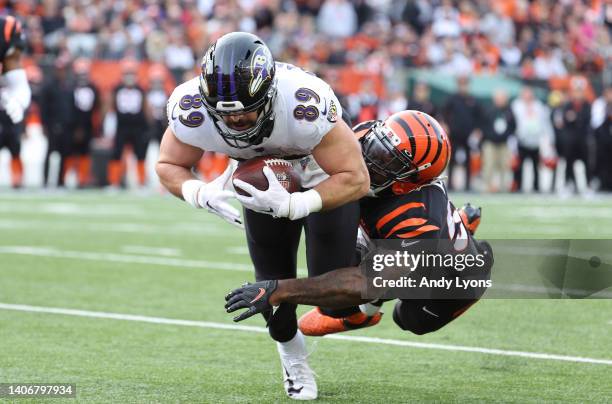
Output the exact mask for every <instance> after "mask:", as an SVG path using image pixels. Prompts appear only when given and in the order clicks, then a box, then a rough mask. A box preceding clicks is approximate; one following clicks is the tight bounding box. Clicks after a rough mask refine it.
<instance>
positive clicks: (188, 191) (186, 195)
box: [181, 180, 206, 209]
mask: <svg viewBox="0 0 612 404" xmlns="http://www.w3.org/2000/svg"><path fill="white" fill-rule="evenodd" d="M204 185H206V183H205V182H204V181H200V180H187V181H185V182H183V185H182V186H181V193H182V194H183V199H184V200H185V202H187V203H188V204H190V205H191V206H193V207H194V208H198V209H200V208H202V206H201V205H200V203H199V201H198V199H199V198H198V193H199V191H200V188H202V187H203V186H204Z"/></svg>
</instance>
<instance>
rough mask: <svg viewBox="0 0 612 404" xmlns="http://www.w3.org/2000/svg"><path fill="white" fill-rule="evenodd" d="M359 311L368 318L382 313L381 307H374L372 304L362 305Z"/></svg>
mask: <svg viewBox="0 0 612 404" xmlns="http://www.w3.org/2000/svg"><path fill="white" fill-rule="evenodd" d="M359 309H360V310H361V312H362V313H365V314H366V315H367V316H373V315H375V314H376V313H378V312H379V311H380V306H376V305H373V304H371V303H365V304H360V305H359Z"/></svg>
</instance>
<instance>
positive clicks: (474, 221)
mask: <svg viewBox="0 0 612 404" xmlns="http://www.w3.org/2000/svg"><path fill="white" fill-rule="evenodd" d="M459 216H461V220H463V224H464V225H465V227H466V228H467V229H468V231H469V232H470V234H471V235H472V236H473V235H474V234H475V233H476V230H477V229H478V226H479V225H480V217H481V216H482V208H481V207H477V208H475V207H473V206H472V205H471V204H470V203H469V202H468V203H466V204H465V205H463V206H462V207H461V208H460V209H459Z"/></svg>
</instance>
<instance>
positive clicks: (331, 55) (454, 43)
mask: <svg viewBox="0 0 612 404" xmlns="http://www.w3.org/2000/svg"><path fill="white" fill-rule="evenodd" d="M611 10H612V4H611V3H610V2H608V1H606V0H593V1H586V0H560V1H559V0H496V1H491V0H455V1H453V0H431V1H430V0H352V1H349V0H326V1H323V0H217V1H216V0H166V1H152V0H140V1H139V0H132V1H125V0H63V1H62V0H43V1H36V0H20V1H17V2H15V3H14V11H15V13H16V14H17V15H19V16H20V17H21V18H22V19H23V20H24V22H25V25H26V27H27V30H28V36H29V45H30V49H31V52H32V54H33V55H35V56H39V55H44V54H56V55H57V54H61V53H64V52H68V53H70V54H71V55H73V56H85V57H89V58H102V59H117V60H118V59H123V58H126V57H130V58H135V59H140V60H142V59H147V60H151V61H155V62H163V63H165V64H166V65H167V66H168V67H169V68H170V69H172V70H173V71H181V70H187V69H190V68H191V67H193V66H194V64H195V63H196V60H197V59H198V58H199V57H200V56H201V54H202V53H203V50H204V49H205V48H206V46H207V45H208V44H210V43H211V42H213V41H215V40H216V39H217V38H218V37H219V36H221V35H223V34H225V33H227V32H231V31H250V32H256V33H257V34H258V35H260V36H261V37H262V38H263V39H264V40H265V41H266V43H267V44H268V45H269V46H270V48H271V49H272V52H273V54H274V55H275V56H276V57H277V58H278V59H280V60H285V61H295V62H296V63H297V64H299V65H301V66H302V65H305V67H309V68H310V70H313V71H314V70H317V66H318V65H320V64H324V65H341V66H346V65H359V66H361V67H363V68H365V69H368V70H371V71H373V72H384V73H385V74H390V73H392V72H393V70H394V69H397V68H402V67H413V66H424V67H436V68H439V69H441V70H442V71H446V72H449V73H452V74H457V73H459V74H468V73H472V72H476V73H477V72H496V71H498V70H502V71H506V72H510V73H512V74H517V75H519V76H521V77H523V78H526V79H532V78H539V79H548V78H550V77H552V76H559V75H561V76H562V75H565V74H567V73H568V71H582V72H593V73H597V72H602V71H603V70H604V69H607V68H609V66H607V65H606V61H607V60H609V58H610V53H611V51H612V43H611V38H610V26H611V25H610V24H611V23H612V11H611ZM178 77H180V75H178V74H177V78H178Z"/></svg>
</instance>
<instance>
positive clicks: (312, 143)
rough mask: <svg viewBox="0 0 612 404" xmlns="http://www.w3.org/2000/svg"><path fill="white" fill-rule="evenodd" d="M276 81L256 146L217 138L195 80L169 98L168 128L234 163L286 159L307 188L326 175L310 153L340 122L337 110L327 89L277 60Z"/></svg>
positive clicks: (335, 102) (187, 141)
mask: <svg viewBox="0 0 612 404" xmlns="http://www.w3.org/2000/svg"><path fill="white" fill-rule="evenodd" d="M276 78H277V93H276V97H275V99H274V104H273V106H272V108H273V111H274V128H273V130H272V132H271V134H270V136H269V137H267V138H265V139H264V140H263V141H262V142H261V143H260V144H257V145H253V146H249V147H247V148H244V149H240V148H236V147H232V146H230V145H229V144H227V143H226V142H225V140H223V138H222V137H221V134H220V133H219V131H218V130H217V127H216V126H215V124H214V121H213V119H212V117H211V116H210V115H209V114H208V111H207V110H206V108H205V107H204V106H203V104H202V99H201V96H200V91H199V79H198V77H195V78H193V79H191V80H189V81H187V82H185V83H183V84H181V85H179V86H178V87H176V89H175V90H174V92H173V93H172V95H171V96H170V99H169V100H168V106H167V108H168V109H167V113H168V125H169V127H170V128H171V129H172V131H173V132H174V134H175V136H176V137H177V139H178V140H180V141H181V142H183V143H186V144H189V145H191V146H195V147H198V148H200V149H202V150H206V151H214V152H218V153H223V154H227V155H228V156H230V157H231V158H234V159H250V158H253V157H257V156H268V155H272V156H276V157H282V158H286V159H287V160H289V161H291V163H292V164H293V166H294V168H295V169H296V171H297V172H298V173H299V174H300V177H301V180H302V186H303V187H305V188H312V187H314V186H315V185H317V184H319V183H320V182H321V181H323V180H325V179H326V178H327V177H328V175H327V174H325V172H323V170H322V169H321V168H320V167H319V165H318V164H317V162H316V161H315V160H314V158H313V157H312V155H311V153H312V150H313V149H314V148H315V147H316V146H317V145H318V144H319V142H320V141H321V139H322V138H323V136H325V135H326V134H327V132H329V131H330V130H331V129H332V128H333V127H334V125H335V124H336V122H337V121H338V119H341V116H342V109H341V107H340V103H339V102H338V99H337V98H336V95H335V94H334V92H333V90H332V89H331V87H330V86H329V85H328V84H327V83H325V82H324V81H323V80H321V79H319V78H318V77H316V76H315V75H313V74H311V73H307V72H305V71H304V70H302V69H300V68H298V67H296V66H293V65H290V64H286V63H278V62H277V63H276Z"/></svg>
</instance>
